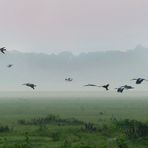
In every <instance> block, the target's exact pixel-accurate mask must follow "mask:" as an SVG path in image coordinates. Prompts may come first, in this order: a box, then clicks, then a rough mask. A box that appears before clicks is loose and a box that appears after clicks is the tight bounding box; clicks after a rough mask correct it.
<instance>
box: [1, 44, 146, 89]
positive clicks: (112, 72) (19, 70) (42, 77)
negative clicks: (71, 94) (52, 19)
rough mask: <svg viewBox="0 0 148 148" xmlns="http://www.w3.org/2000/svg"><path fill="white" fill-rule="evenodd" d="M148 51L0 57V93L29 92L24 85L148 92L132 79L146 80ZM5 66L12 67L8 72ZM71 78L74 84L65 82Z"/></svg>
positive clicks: (140, 48) (19, 54)
mask: <svg viewBox="0 0 148 148" xmlns="http://www.w3.org/2000/svg"><path fill="white" fill-rule="evenodd" d="M147 59H148V48H146V47H142V46H140V45H139V46H137V47H136V48H135V49H131V50H127V51H125V52H122V51H106V52H89V53H81V54H79V55H74V54H72V53H71V52H61V53H59V54H42V53H24V52H18V51H10V52H7V54H5V55H0V75H1V77H0V82H1V83H0V90H1V91H5V90H6V91H13V90H14V91H28V90H30V89H29V88H26V87H24V86H22V84H23V83H25V82H32V83H35V84H37V91H83V90H84V91H85V90H86V91H88V90H90V91H99V90H100V91H101V90H103V89H102V88H90V87H89V88H86V87H83V85H85V84H88V83H94V84H98V85H103V84H106V83H110V84H111V89H112V90H114V88H115V87H119V86H121V85H124V84H130V85H133V86H135V88H136V89H135V90H136V91H138V90H148V83H147V82H144V83H143V84H141V85H135V82H134V81H130V80H131V79H132V78H137V77H144V78H148V69H147ZM8 64H14V66H13V67H12V68H7V65H8ZM66 77H72V78H73V79H74V81H73V82H70V83H69V82H65V81H64V79H65V78H66Z"/></svg>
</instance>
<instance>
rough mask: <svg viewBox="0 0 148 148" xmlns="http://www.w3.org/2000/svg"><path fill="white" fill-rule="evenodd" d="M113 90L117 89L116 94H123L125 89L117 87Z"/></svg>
mask: <svg viewBox="0 0 148 148" xmlns="http://www.w3.org/2000/svg"><path fill="white" fill-rule="evenodd" d="M115 89H117V92H118V93H123V91H124V89H125V88H124V87H119V88H115Z"/></svg>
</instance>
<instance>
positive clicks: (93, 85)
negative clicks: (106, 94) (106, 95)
mask: <svg viewBox="0 0 148 148" xmlns="http://www.w3.org/2000/svg"><path fill="white" fill-rule="evenodd" d="M84 86H92V87H98V85H95V84H87V85H84Z"/></svg>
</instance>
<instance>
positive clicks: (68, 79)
mask: <svg viewBox="0 0 148 148" xmlns="http://www.w3.org/2000/svg"><path fill="white" fill-rule="evenodd" d="M65 81H68V82H71V81H73V79H72V78H65Z"/></svg>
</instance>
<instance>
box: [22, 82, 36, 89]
mask: <svg viewBox="0 0 148 148" xmlns="http://www.w3.org/2000/svg"><path fill="white" fill-rule="evenodd" d="M23 85H25V86H28V87H31V88H32V89H35V87H36V86H37V85H35V84H32V83H25V84H23Z"/></svg>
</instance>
